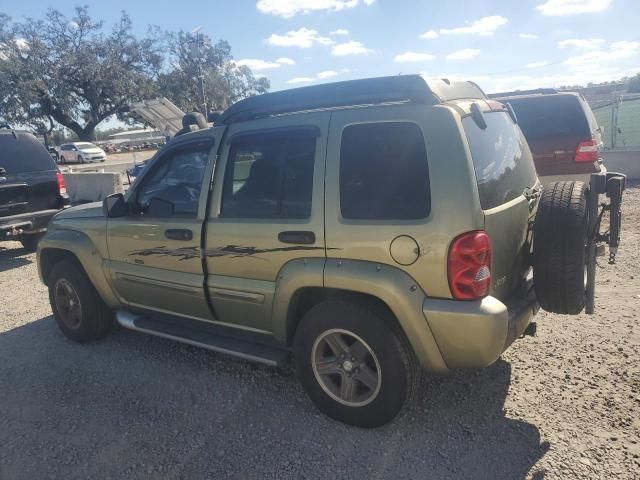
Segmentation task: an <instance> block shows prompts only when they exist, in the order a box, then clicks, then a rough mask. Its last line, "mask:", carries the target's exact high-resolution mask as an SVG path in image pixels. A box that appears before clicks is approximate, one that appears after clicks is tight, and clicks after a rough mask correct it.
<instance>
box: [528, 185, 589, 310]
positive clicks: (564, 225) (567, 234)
mask: <svg viewBox="0 0 640 480" xmlns="http://www.w3.org/2000/svg"><path fill="white" fill-rule="evenodd" d="M587 195H588V189H587V186H586V185H585V184H584V183H582V182H553V183H550V184H548V185H547V186H546V187H545V188H544V190H543V192H542V197H541V199H540V204H539V205H538V213H537V214H536V219H535V225H534V237H533V238H534V239H533V242H534V243H533V280H534V284H535V288H536V294H537V297H538V301H539V302H540V306H541V307H542V308H543V309H544V310H547V311H548V312H553V313H561V314H571V315H574V314H578V313H580V312H581V311H582V310H583V308H584V306H585V289H586V273H587V264H586V260H587V245H588V228H589V211H588V206H587ZM592 268H593V266H592Z"/></svg>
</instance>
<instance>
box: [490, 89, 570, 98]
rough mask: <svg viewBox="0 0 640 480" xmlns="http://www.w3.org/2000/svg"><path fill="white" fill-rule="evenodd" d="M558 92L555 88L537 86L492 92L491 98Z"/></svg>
mask: <svg viewBox="0 0 640 480" xmlns="http://www.w3.org/2000/svg"><path fill="white" fill-rule="evenodd" d="M553 93H558V90H556V89H555V88H535V89H533V90H516V91H514V92H499V93H490V94H489V95H487V96H488V97H489V98H503V97H519V96H521V95H551V94H553Z"/></svg>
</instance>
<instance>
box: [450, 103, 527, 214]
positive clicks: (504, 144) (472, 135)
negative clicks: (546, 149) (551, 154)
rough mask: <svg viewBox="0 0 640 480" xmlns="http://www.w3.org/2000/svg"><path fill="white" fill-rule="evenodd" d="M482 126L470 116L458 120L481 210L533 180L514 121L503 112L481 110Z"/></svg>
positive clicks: (506, 198)
mask: <svg viewBox="0 0 640 480" xmlns="http://www.w3.org/2000/svg"><path fill="white" fill-rule="evenodd" d="M484 118H485V121H486V122H487V128H486V129H484V130H482V129H481V128H480V127H478V125H476V123H475V122H474V121H473V119H472V118H471V117H466V118H464V119H463V120H462V125H463V126H464V131H465V133H466V135H467V140H468V141H469V149H470V150H471V157H472V159H473V166H474V168H475V171H476V181H477V182H478V191H479V193H480V204H481V205H482V208H483V209H484V210H488V209H490V208H493V207H497V206H499V205H502V204H503V203H506V202H508V201H510V200H513V199H514V198H517V197H518V196H520V195H522V192H523V191H524V190H525V188H528V187H532V186H533V185H535V183H536V170H535V166H534V164H533V159H532V157H531V152H530V151H529V147H528V145H527V143H526V140H525V139H524V136H523V135H522V132H521V131H520V129H519V128H518V126H517V125H515V124H514V123H513V121H512V120H511V117H509V115H508V114H507V113H505V112H485V114H484Z"/></svg>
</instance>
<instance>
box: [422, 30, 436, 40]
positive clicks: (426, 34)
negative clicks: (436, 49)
mask: <svg viewBox="0 0 640 480" xmlns="http://www.w3.org/2000/svg"><path fill="white" fill-rule="evenodd" d="M438 37H439V35H438V32H436V31H435V30H429V31H428V32H424V33H423V34H422V35H420V38H428V39H430V40H432V39H434V38H438Z"/></svg>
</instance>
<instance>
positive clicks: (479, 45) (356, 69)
mask: <svg viewBox="0 0 640 480" xmlns="http://www.w3.org/2000/svg"><path fill="white" fill-rule="evenodd" d="M3 3H4V4H3V5H0V11H3V12H5V13H7V14H9V15H10V16H11V17H13V18H15V19H20V18H22V17H25V16H31V17H42V16H43V14H44V11H45V9H46V8H47V6H52V7H55V8H57V9H59V10H61V11H62V12H63V13H65V14H67V15H71V14H72V13H73V7H74V5H76V4H78V3H81V4H88V5H89V6H90V11H91V14H92V15H93V16H95V17H96V18H101V19H103V20H104V21H105V23H106V25H107V26H109V25H110V24H112V23H113V22H114V21H115V20H116V19H117V17H118V16H119V14H120V11H121V10H125V11H126V12H127V13H128V14H129V15H130V16H131V18H132V20H133V23H134V28H135V30H136V31H137V33H140V34H144V32H145V31H146V28H147V26H148V25H151V24H153V25H159V26H160V27H162V28H165V29H171V30H178V29H184V30H191V29H193V28H194V27H197V26H202V31H203V32H204V33H206V34H208V35H209V36H211V37H212V38H213V39H214V40H217V39H225V40H228V41H229V42H230V44H231V46H232V53H233V55H234V57H235V59H236V61H238V62H239V63H244V64H247V65H249V66H250V67H253V70H254V73H255V74H256V75H264V76H266V77H268V78H269V79H270V80H271V84H272V90H281V89H284V88H290V87H295V86H302V85H308V84H312V83H321V82H328V81H336V80H346V79H352V78H362V77H372V76H380V75H395V74H398V73H425V74H427V75H429V76H433V77H449V78H460V79H471V80H475V81H477V82H478V83H479V84H480V86H482V87H483V88H484V89H485V90H486V91H488V92H492V91H499V90H505V89H515V88H533V87H543V86H559V85H566V84H584V83H587V82H589V81H594V82H598V81H604V80H614V79H617V78H620V77H621V76H624V75H631V74H634V73H637V72H640V28H639V26H640V25H639V20H640V0H438V1H431V0H429V1H427V0H414V1H409V0H236V1H234V0H225V1H220V0H207V1H200V0H186V1H184V2H176V1H172V2H161V1H158V0H156V1H150V0H136V1H131V0H129V1H121V0H108V1H104V0H102V1H99V2H97V1H91V0H80V1H73V0H71V1H69V0H57V1H50V2H47V0H44V1H43V0H37V1H36V0H22V1H18V2H9V1H8V0H7V1H6V2H3Z"/></svg>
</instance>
